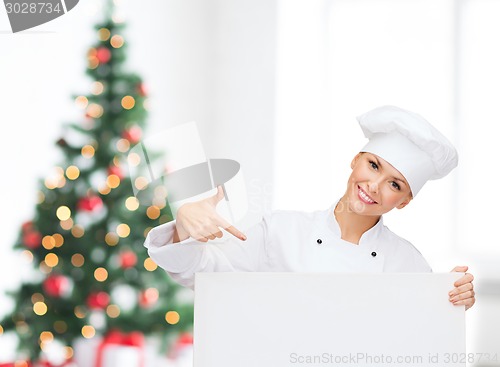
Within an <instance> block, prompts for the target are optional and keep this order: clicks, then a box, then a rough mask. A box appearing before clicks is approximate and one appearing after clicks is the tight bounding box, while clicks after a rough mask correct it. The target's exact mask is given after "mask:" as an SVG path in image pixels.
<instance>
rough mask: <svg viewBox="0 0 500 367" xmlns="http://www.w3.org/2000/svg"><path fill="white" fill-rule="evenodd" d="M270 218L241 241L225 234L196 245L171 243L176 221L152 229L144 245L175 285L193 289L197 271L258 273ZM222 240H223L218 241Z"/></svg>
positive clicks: (263, 253)
mask: <svg viewBox="0 0 500 367" xmlns="http://www.w3.org/2000/svg"><path fill="white" fill-rule="evenodd" d="M269 221H270V217H269V216H265V217H264V218H263V219H262V220H261V221H260V222H259V223H258V224H256V225H254V226H253V227H251V228H250V229H249V230H248V231H246V233H245V234H246V236H247V240H246V241H241V240H240V239H238V238H236V237H234V236H233V235H231V234H230V233H227V232H225V231H223V232H224V236H223V237H222V239H220V240H218V241H209V242H207V243H205V242H199V241H196V240H193V239H191V238H189V239H186V240H184V241H181V242H178V243H172V241H173V234H174V229H175V221H172V222H169V223H165V224H162V225H160V226H158V227H155V228H153V229H152V230H151V231H150V232H149V234H148V236H147V238H146V241H145V243H144V246H145V247H146V248H147V249H148V253H149V256H150V257H151V258H152V259H153V260H154V261H155V262H156V263H157V264H158V265H159V266H160V267H162V268H163V269H165V270H166V271H167V273H168V274H169V275H170V276H171V277H172V279H174V280H175V281H176V282H177V283H179V284H181V285H183V286H185V287H189V288H194V274H195V273H197V272H223V271H258V270H259V267H260V264H262V263H263V262H264V261H266V259H267V250H266V246H267V245H266V240H267V232H268V224H269ZM221 240H222V241H221Z"/></svg>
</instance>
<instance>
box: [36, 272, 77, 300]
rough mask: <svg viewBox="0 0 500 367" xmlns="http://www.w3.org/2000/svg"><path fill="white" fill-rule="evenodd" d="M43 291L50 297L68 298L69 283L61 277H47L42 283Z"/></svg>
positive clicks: (65, 278)
mask: <svg viewBox="0 0 500 367" xmlns="http://www.w3.org/2000/svg"><path fill="white" fill-rule="evenodd" d="M42 286H43V290H44V291H45V293H46V294H47V295H49V296H52V297H57V298H60V297H64V296H68V295H69V293H70V292H71V288H72V287H71V281H70V280H69V279H68V278H67V277H65V276H63V275H49V276H48V277H47V279H45V281H44V282H43V285H42Z"/></svg>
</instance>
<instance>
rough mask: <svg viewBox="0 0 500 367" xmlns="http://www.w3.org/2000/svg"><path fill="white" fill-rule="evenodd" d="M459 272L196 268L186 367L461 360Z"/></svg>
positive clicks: (462, 330) (462, 311)
mask: <svg viewBox="0 0 500 367" xmlns="http://www.w3.org/2000/svg"><path fill="white" fill-rule="evenodd" d="M462 275H463V274H462V273H446V274H388V273H383V274H329V273H316V274H309V273H308V274H304V273H198V274H196V280H195V309H194V312H195V314H194V315H195V320H194V366H195V367H235V366H238V367H257V366H258V367H282V366H283V367H285V366H287V367H290V366H356V367H362V366H386V365H387V366H389V365H390V366H405V367H409V366H417V365H418V366H432V367H435V366H445V365H446V366H447V367H450V366H465V363H464V362H463V358H461V356H463V355H465V308H464V306H453V305H452V304H451V303H450V302H449V301H448V292H449V291H450V290H451V289H453V283H454V282H455V280H457V279H458V278H459V277H461V276H462Z"/></svg>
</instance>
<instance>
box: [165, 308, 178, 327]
mask: <svg viewBox="0 0 500 367" xmlns="http://www.w3.org/2000/svg"><path fill="white" fill-rule="evenodd" d="M180 319H181V316H180V315H179V313H178V312H177V311H168V312H167V313H166V314H165V321H167V323H169V324H170V325H175V324H177V323H178V322H179V320H180Z"/></svg>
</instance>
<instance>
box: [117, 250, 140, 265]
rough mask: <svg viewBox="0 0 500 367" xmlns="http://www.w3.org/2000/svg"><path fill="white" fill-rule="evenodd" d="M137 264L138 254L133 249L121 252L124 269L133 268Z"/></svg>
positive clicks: (121, 263)
mask: <svg viewBox="0 0 500 367" xmlns="http://www.w3.org/2000/svg"><path fill="white" fill-rule="evenodd" d="M135 264H137V255H136V254H135V253H133V252H132V251H124V252H122V253H121V254H120V266H121V267H122V268H123V269H127V268H131V267H133V266H135Z"/></svg>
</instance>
